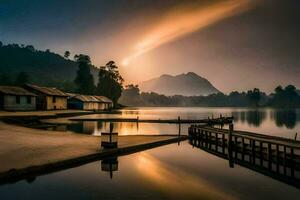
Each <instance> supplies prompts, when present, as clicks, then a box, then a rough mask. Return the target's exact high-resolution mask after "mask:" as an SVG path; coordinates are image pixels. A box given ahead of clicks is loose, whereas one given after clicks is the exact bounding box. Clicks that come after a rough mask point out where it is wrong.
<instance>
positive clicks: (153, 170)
mask: <svg viewBox="0 0 300 200" xmlns="http://www.w3.org/2000/svg"><path fill="white" fill-rule="evenodd" d="M134 163H135V167H136V169H137V172H138V173H140V175H141V176H144V177H145V178H146V179H147V180H148V181H150V182H151V183H152V186H154V187H157V188H158V189H160V188H165V190H161V192H166V194H165V195H167V196H170V197H172V198H176V199H178V198H180V197H182V199H184V198H187V199H189V198H190V199H235V198H234V197H233V196H231V195H228V194H227V193H224V192H223V191H221V190H218V189H217V188H215V187H212V186H210V185H209V184H208V183H207V182H206V181H205V180H202V179H199V178H197V177H195V176H194V175H193V174H190V173H188V172H186V171H182V170H181V169H179V168H176V167H174V166H172V165H168V164H166V163H164V162H161V161H160V160H159V159H157V158H155V157H154V156H152V155H150V154H148V153H145V152H142V153H139V154H138V155H137V158H135V162H134ZM173 191H176V192H173Z"/></svg>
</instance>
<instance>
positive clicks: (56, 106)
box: [46, 96, 67, 110]
mask: <svg viewBox="0 0 300 200" xmlns="http://www.w3.org/2000/svg"><path fill="white" fill-rule="evenodd" d="M54 98H55V101H54V100H53V99H54ZM46 102H47V107H46V108H47V110H65V109H67V97H58V96H55V97H54V96H47V97H46Z"/></svg>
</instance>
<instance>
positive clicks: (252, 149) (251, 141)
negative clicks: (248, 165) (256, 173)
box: [250, 139, 255, 165]
mask: <svg viewBox="0 0 300 200" xmlns="http://www.w3.org/2000/svg"><path fill="white" fill-rule="evenodd" d="M250 143H251V152H252V153H251V154H252V163H253V164H254V165H255V140H252V139H251V140H250Z"/></svg>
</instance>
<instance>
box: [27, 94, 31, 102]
mask: <svg viewBox="0 0 300 200" xmlns="http://www.w3.org/2000/svg"><path fill="white" fill-rule="evenodd" d="M27 104H31V96H27Z"/></svg>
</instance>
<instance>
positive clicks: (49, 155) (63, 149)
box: [0, 122, 186, 177]
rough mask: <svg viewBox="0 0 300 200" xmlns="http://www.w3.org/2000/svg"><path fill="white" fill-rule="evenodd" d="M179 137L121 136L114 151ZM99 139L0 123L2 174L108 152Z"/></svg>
mask: <svg viewBox="0 0 300 200" xmlns="http://www.w3.org/2000/svg"><path fill="white" fill-rule="evenodd" d="M185 137H186V136H185ZM176 140H177V137H176V136H119V148H118V151H116V150H114V151H112V152H111V153H118V152H122V150H124V151H126V149H127V150H135V151H136V149H134V147H137V148H138V147H144V148H145V147H146V146H147V144H148V145H149V144H150V145H149V148H150V147H151V144H156V145H157V146H158V145H159V144H160V143H161V145H162V144H166V143H171V142H176ZM100 141H101V137H95V136H89V135H80V134H74V133H70V132H63V133H62V132H55V131H45V130H37V129H31V128H25V127H21V126H15V125H8V124H5V123H2V122H0V163H1V165H0V177H1V176H3V175H5V173H7V172H9V171H10V172H13V171H16V170H23V172H25V171H26V170H25V169H30V168H32V169H33V167H36V166H46V165H48V164H55V163H60V162H62V163H63V162H64V161H67V160H72V159H77V160H78V159H80V158H83V159H84V158H88V157H89V156H101V155H102V154H103V155H105V156H107V155H109V152H107V150H103V149H101V147H100ZM143 145H144V146H143ZM145 145H146V146H145ZM109 151H110V150H109ZM24 170H25V171H24ZM29 171H30V170H29Z"/></svg>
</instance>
